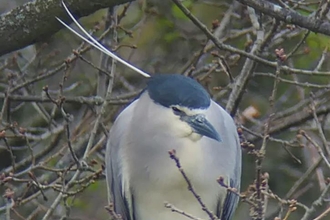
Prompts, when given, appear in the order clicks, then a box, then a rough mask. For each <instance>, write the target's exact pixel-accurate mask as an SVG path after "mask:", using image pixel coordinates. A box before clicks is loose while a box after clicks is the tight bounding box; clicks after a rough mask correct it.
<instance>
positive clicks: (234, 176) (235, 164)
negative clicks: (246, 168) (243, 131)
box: [212, 102, 242, 220]
mask: <svg viewBox="0 0 330 220" xmlns="http://www.w3.org/2000/svg"><path fill="white" fill-rule="evenodd" d="M212 104H215V106H214V107H215V109H216V110H215V111H217V112H218V114H219V117H218V120H219V119H220V120H221V122H219V123H222V126H220V129H219V133H220V136H221V134H224V133H225V134H224V135H225V137H224V139H225V140H224V141H226V144H230V145H231V146H223V147H229V148H230V150H231V151H232V152H231V153H233V154H232V155H233V158H231V162H232V163H231V167H230V170H231V172H230V173H229V175H228V183H227V184H228V185H229V186H230V187H232V188H236V189H237V190H238V191H239V190H240V185H241V166H242V165H241V164H242V152H241V146H240V141H239V138H238V134H237V127H236V125H235V123H234V121H233V119H232V118H231V116H230V115H229V114H228V113H227V112H226V111H225V110H224V109H223V108H222V107H220V106H219V105H218V104H216V103H215V102H213V103H212ZM220 115H221V116H220ZM221 128H222V129H223V128H226V130H225V131H224V130H222V129H221ZM227 168H229V167H227ZM222 201H223V200H222ZM238 201H239V196H238V195H236V194H234V193H232V192H227V194H226V198H225V199H224V202H223V204H221V202H220V203H219V206H218V210H217V213H218V217H219V218H220V215H221V218H220V219H221V220H231V219H232V218H233V216H234V213H235V210H236V208H237V204H238Z"/></svg>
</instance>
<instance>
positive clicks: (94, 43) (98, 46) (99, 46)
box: [56, 1, 150, 77]
mask: <svg viewBox="0 0 330 220" xmlns="http://www.w3.org/2000/svg"><path fill="white" fill-rule="evenodd" d="M62 5H63V7H64V9H65V11H66V12H67V13H68V15H69V16H70V18H71V19H72V20H73V22H74V23H75V24H76V25H77V27H78V28H79V29H80V30H81V31H82V32H83V33H84V34H85V35H86V37H84V36H82V35H81V34H79V33H78V32H76V31H75V30H73V29H72V28H71V27H70V26H69V25H67V24H66V23H65V22H64V21H62V20H61V19H59V18H58V17H56V19H57V20H58V21H59V22H60V23H61V24H63V25H64V26H65V27H66V28H67V29H69V30H70V31H71V32H72V33H74V34H75V35H77V36H78V37H79V38H81V39H82V40H84V41H86V42H87V43H89V44H90V45H92V46H93V47H95V48H96V49H98V50H99V51H101V52H103V53H105V54H107V55H108V56H110V57H111V58H113V59H115V60H117V61H118V62H120V63H122V64H124V65H125V66H127V67H129V68H131V69H132V70H134V71H136V72H137V73H139V74H141V75H142V76H144V77H150V75H149V74H148V73H146V72H144V71H142V70H140V69H139V68H137V67H135V66H133V65H132V64H130V63H128V62H127V61H125V60H123V59H121V58H120V57H118V56H117V55H116V54H114V53H112V52H111V51H109V50H108V49H107V48H105V47H104V46H103V45H102V44H100V43H99V42H98V41H97V40H95V39H94V38H93V37H92V36H91V35H90V34H89V33H88V32H87V31H86V30H85V29H84V28H83V27H82V26H81V25H80V24H79V22H78V21H77V20H76V19H75V18H74V17H73V15H72V14H71V12H70V10H69V9H68V7H67V6H66V5H65V3H64V2H63V1H62Z"/></svg>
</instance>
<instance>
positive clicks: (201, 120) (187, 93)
mask: <svg viewBox="0 0 330 220" xmlns="http://www.w3.org/2000/svg"><path fill="white" fill-rule="evenodd" d="M147 91H148V94H149V97H150V98H151V100H152V101H153V102H154V104H155V105H156V107H157V111H155V112H153V113H152V114H153V115H154V118H156V117H157V118H158V119H157V122H156V123H158V125H159V126H161V127H162V128H163V129H167V130H170V132H173V133H174V134H175V135H176V136H179V137H187V138H190V139H191V140H193V141H197V140H199V139H200V138H202V137H203V136H205V137H208V138H211V139H214V140H217V141H221V138H220V135H219V133H218V132H217V131H216V129H215V128H214V127H213V125H212V123H211V122H210V121H208V120H207V118H206V116H205V113H206V111H207V110H208V108H209V107H210V104H211V99H210V96H209V94H208V93H207V91H206V90H205V89H204V88H203V87H202V86H201V85H200V84H199V83H198V82H196V81H195V80H193V79H191V78H189V77H186V76H182V75H177V74H161V75H155V76H153V77H151V78H150V79H149V81H148V83H147ZM155 120H156V119H155Z"/></svg>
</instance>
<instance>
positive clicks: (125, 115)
mask: <svg viewBox="0 0 330 220" xmlns="http://www.w3.org/2000/svg"><path fill="white" fill-rule="evenodd" d="M134 105H135V102H133V103H132V104H130V105H129V106H128V107H127V108H126V109H124V110H123V112H122V113H121V114H120V115H119V116H118V117H117V119H116V121H115V123H114V124H113V126H112V128H111V130H110V135H109V139H108V142H107V148H106V155H105V169H106V181H107V189H108V201H109V203H112V204H113V205H114V209H115V212H116V214H120V215H121V216H122V218H123V220H134V218H133V198H132V194H131V192H130V187H129V183H128V181H127V177H126V176H125V174H124V173H123V170H122V165H123V161H122V158H123V157H122V155H121V151H120V149H121V147H122V145H123V144H124V143H125V142H124V141H123V140H124V139H125V131H126V130H127V127H128V126H129V123H130V119H131V115H132V113H133V109H134Z"/></svg>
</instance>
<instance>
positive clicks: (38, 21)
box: [0, 0, 133, 56]
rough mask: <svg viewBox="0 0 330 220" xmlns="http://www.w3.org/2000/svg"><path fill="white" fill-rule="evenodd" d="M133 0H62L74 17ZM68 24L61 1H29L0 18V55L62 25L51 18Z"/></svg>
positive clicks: (52, 31)
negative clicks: (57, 18)
mask: <svg viewBox="0 0 330 220" xmlns="http://www.w3.org/2000/svg"><path fill="white" fill-rule="evenodd" d="M131 1H133V0H94V1H90V0H65V4H66V5H67V6H68V7H69V8H70V10H71V11H72V13H73V14H74V15H75V16H77V18H80V17H83V16H87V15H89V14H92V13H93V12H95V11H97V10H99V9H102V8H108V7H113V6H115V5H119V4H123V3H127V2H131ZM55 17H59V18H60V19H62V20H63V21H66V22H70V23H71V21H70V20H69V19H68V16H67V15H66V13H65V10H64V9H63V8H62V6H61V0H42V1H41V0H39V1H30V2H28V3H26V4H24V5H22V6H19V7H17V8H15V9H13V10H11V11H9V12H7V13H5V14H3V15H2V16H1V17H0V56H1V55H4V54H6V53H9V52H12V51H15V50H18V49H21V48H23V47H26V46H28V45H30V44H34V43H36V42H39V41H43V40H45V39H47V38H48V37H50V36H52V35H53V34H54V33H56V32H57V31H59V30H60V29H61V28H62V27H63V26H62V25H61V24H60V23H59V22H58V21H57V20H56V19H55Z"/></svg>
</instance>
